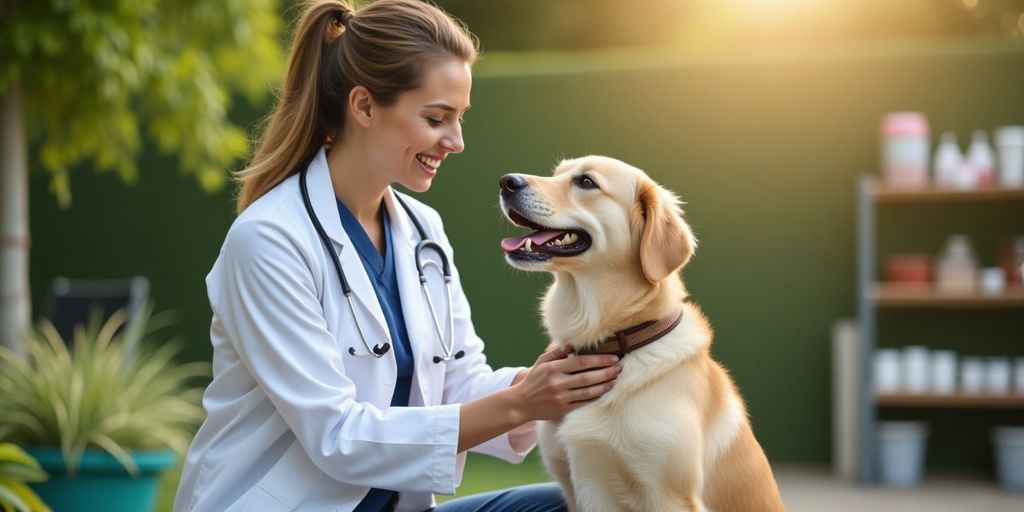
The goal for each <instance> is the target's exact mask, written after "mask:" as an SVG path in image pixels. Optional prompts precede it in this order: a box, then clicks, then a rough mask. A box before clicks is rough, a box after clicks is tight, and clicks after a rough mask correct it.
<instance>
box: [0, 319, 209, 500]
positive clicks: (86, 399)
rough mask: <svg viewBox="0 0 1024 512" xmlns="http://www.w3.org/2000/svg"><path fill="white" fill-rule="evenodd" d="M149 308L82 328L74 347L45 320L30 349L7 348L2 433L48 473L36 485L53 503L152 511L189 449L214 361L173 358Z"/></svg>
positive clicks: (0, 382) (1, 351) (0, 386)
mask: <svg viewBox="0 0 1024 512" xmlns="http://www.w3.org/2000/svg"><path fill="white" fill-rule="evenodd" d="M151 313H152V309H150V308H146V309H145V311H144V312H143V313H142V314H141V315H139V316H138V318H136V319H134V320H133V321H131V322H127V323H126V322H125V320H126V314H125V313H124V312H123V311H119V312H117V313H115V314H114V315H112V316H111V317H110V318H109V319H108V320H107V321H106V322H103V323H102V325H100V322H99V321H97V319H94V321H92V322H89V325H87V326H78V327H77V328H76V329H75V331H74V335H73V340H71V348H70V349H69V348H68V343H66V341H65V340H64V339H62V338H61V336H60V335H59V334H58V333H57V331H56V329H54V327H53V325H52V324H50V323H49V322H46V321H43V322H41V323H40V324H39V326H38V327H37V328H35V329H34V330H32V332H31V333H30V334H29V336H28V337H27V340H26V343H25V350H26V355H25V356H24V357H23V356H21V355H19V354H16V353H14V352H12V351H11V350H9V349H6V348H5V347H0V410H2V411H4V414H3V415H2V416H0V439H3V440H6V441H11V442H14V443H17V444H19V445H21V446H25V447H27V451H28V453H29V454H31V455H32V456H33V457H35V458H36V459H37V460H38V461H39V463H40V464H41V466H42V468H43V469H45V470H46V471H47V472H49V473H50V479H49V480H48V481H47V482H42V483H34V484H32V487H33V489H35V490H36V492H38V493H39V496H40V497H41V498H42V499H43V501H44V502H46V503H47V504H48V505H49V506H50V507H52V508H53V509H54V510H60V511H71V510H76V511H91V510H97V511H99V510H103V511H111V512H113V511H119V510H124V511H131V512H137V511H144V510H152V507H153V501H154V497H155V496H154V495H155V490H156V484H157V477H158V475H159V473H160V472H162V471H164V470H166V469H169V468H170V467H171V466H173V465H174V464H175V462H176V460H177V455H176V454H184V453H185V451H186V450H187V449H188V445H189V442H190V440H191V437H192V434H193V432H194V428H195V425H196V424H198V422H199V421H201V420H202V418H203V415H204V413H203V409H202V407H201V406H200V405H199V404H200V401H201V398H202V388H201V387H199V386H197V385H195V384H194V381H195V379H196V378H198V377H203V376H206V375H208V374H209V365H208V364H206V363H188V364H177V363H175V361H174V357H175V355H176V353H177V348H176V347H175V345H174V344H171V343H165V344H160V345H159V346H158V345H157V343H156V339H155V337H154V333H155V332H156V331H157V330H158V329H159V327H161V325H159V324H160V322H159V321H157V320H159V319H158V318H157V317H155V316H153V315H152V314H151Z"/></svg>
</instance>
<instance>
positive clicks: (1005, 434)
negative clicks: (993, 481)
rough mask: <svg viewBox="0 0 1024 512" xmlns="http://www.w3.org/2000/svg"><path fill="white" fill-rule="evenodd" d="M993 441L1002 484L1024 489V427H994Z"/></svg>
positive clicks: (1007, 486)
mask: <svg viewBox="0 0 1024 512" xmlns="http://www.w3.org/2000/svg"><path fill="white" fill-rule="evenodd" d="M992 443H993V445H995V449H996V477H998V478H999V483H1000V485H1002V486H1003V487H1004V488H1006V489H1010V490H1014V491H1024V427H996V428H994V429H992Z"/></svg>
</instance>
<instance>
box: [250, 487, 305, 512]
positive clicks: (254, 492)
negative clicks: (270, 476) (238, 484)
mask: <svg viewBox="0 0 1024 512" xmlns="http://www.w3.org/2000/svg"><path fill="white" fill-rule="evenodd" d="M245 494H246V496H245V504H244V505H242V509H241V511H240V512H292V511H293V510H295V507H291V506H288V505H286V504H285V503H283V502H282V501H281V500H279V499H278V498H277V497H276V496H274V495H272V494H270V493H269V492H267V490H266V489H264V488H263V487H260V486H258V485H257V486H256V487H254V488H252V489H251V490H250V491H249V492H247V493H245Z"/></svg>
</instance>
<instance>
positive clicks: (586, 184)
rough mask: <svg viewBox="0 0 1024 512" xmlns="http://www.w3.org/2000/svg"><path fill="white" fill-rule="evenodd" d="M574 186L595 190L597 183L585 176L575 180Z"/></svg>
mask: <svg viewBox="0 0 1024 512" xmlns="http://www.w3.org/2000/svg"><path fill="white" fill-rule="evenodd" d="M576 185H577V186H579V187H580V188H597V183H595V182H594V180H593V179H592V178H591V177H590V176H587V175H586V174H584V175H582V176H580V177H578V178H576Z"/></svg>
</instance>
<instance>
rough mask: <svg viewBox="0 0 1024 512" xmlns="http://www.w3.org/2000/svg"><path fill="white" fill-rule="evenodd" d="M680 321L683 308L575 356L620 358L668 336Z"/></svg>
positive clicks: (608, 338)
mask: <svg viewBox="0 0 1024 512" xmlns="http://www.w3.org/2000/svg"><path fill="white" fill-rule="evenodd" d="M682 319H683V308H679V312H678V313H676V314H674V315H669V316H666V317H664V318H661V319H658V320H650V321H648V322H644V323H642V324H640V325H634V326H633V327H630V328H628V329H625V330H622V331H619V332H617V333H615V334H613V335H611V336H609V337H607V338H605V339H604V340H602V341H601V342H600V343H598V344H597V345H596V346H593V347H587V348H583V349H579V350H576V354H578V355H587V354H615V355H617V356H619V358H622V357H623V356H625V355H626V354H628V353H630V352H632V351H634V350H636V349H638V348H640V347H642V346H644V345H647V344H649V343H652V342H654V341H656V340H658V339H660V338H661V337H662V336H664V335H666V334H668V333H669V332H670V331H672V329H675V328H676V326H677V325H679V322H680V321H681V320H682Z"/></svg>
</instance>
